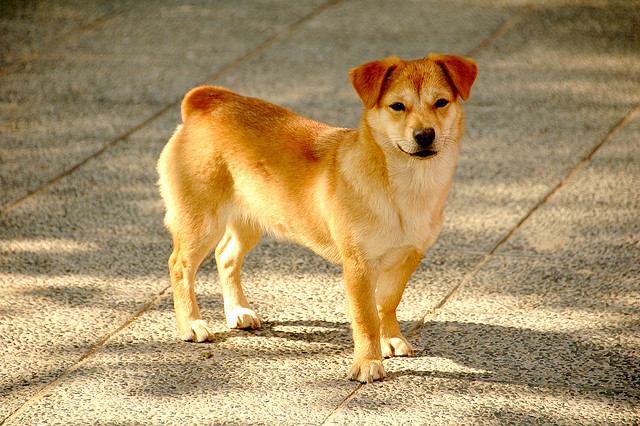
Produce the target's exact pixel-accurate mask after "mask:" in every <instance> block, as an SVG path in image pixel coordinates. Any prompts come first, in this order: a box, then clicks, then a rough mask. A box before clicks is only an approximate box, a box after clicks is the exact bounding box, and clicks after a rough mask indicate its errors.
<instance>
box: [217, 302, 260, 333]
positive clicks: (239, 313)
mask: <svg viewBox="0 0 640 426" xmlns="http://www.w3.org/2000/svg"><path fill="white" fill-rule="evenodd" d="M225 316H226V317H227V326H228V327H229V328H260V325H261V323H260V318H258V314H256V313H255V311H254V310H253V309H249V308H242V307H240V306H236V307H235V308H232V309H229V310H228V311H225Z"/></svg>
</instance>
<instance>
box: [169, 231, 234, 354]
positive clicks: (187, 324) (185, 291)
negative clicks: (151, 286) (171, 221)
mask: <svg viewBox="0 0 640 426" xmlns="http://www.w3.org/2000/svg"><path fill="white" fill-rule="evenodd" d="M215 222H216V220H215V219H214V218H198V219H193V218H191V220H190V223H189V226H185V227H182V228H181V229H180V231H178V232H174V235H173V244H174V247H173V253H172V254H171V257H170V258H169V270H170V272H171V285H172V287H173V306H174V309H175V312H176V319H177V321H178V332H179V333H180V337H181V338H182V339H183V340H193V341H195V342H204V341H206V340H212V339H213V331H212V330H211V328H210V327H209V325H208V324H207V323H206V322H205V321H203V319H202V316H201V315H200V310H199V309H198V302H197V301H196V295H195V276H196V271H197V270H198V267H200V264H201V263H202V261H203V260H204V259H205V257H206V256H207V254H209V252H211V249H213V247H214V246H215V244H216V243H217V242H218V241H219V240H220V237H221V235H222V233H223V232H224V228H222V227H221V226H219V225H217V224H216V223H215Z"/></svg>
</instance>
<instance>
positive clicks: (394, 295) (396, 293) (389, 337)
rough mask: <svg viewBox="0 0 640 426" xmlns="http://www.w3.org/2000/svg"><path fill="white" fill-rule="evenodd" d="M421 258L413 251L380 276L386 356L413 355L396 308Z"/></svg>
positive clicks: (379, 300) (378, 293)
mask: <svg viewBox="0 0 640 426" xmlns="http://www.w3.org/2000/svg"><path fill="white" fill-rule="evenodd" d="M421 259H422V254H421V253H419V252H418V251H411V252H410V253H409V254H408V255H407V257H406V259H405V260H404V261H403V262H400V263H399V264H398V265H397V266H395V267H393V268H391V269H389V270H387V271H384V272H383V273H382V274H380V277H379V278H378V286H377V288H376V303H377V305H378V314H379V315H380V345H381V347H382V356H383V357H385V358H389V357H392V356H412V355H413V347H412V346H411V344H410V343H409V342H408V341H407V339H406V338H405V337H404V336H403V335H402V332H401V331H400V326H399V325H398V319H397V317H396V308H397V307H398V304H399V303H400V299H401V298H402V293H403V292H404V288H405V287H406V285H407V282H408V281H409V278H410V277H411V275H412V274H413V272H414V271H415V270H416V268H417V267H418V264H419V263H420V260H421Z"/></svg>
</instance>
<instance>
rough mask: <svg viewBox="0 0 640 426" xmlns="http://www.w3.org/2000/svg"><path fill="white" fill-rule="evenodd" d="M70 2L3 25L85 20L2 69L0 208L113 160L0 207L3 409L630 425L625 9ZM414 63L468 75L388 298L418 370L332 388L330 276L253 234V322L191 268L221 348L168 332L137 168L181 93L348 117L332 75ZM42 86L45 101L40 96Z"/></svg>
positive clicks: (339, 366) (635, 71) (199, 418)
mask: <svg viewBox="0 0 640 426" xmlns="http://www.w3.org/2000/svg"><path fill="white" fill-rule="evenodd" d="M84 4H85V3H82V4H81V3H71V2H69V3H60V2H56V3H55V5H53V6H47V7H49V8H50V9H42V8H36V9H34V11H33V13H32V14H29V13H28V12H26V11H25V10H26V9H22V12H20V13H22V15H20V17H17V16H18V15H17V14H16V15H15V16H16V17H15V18H10V19H6V20H4V21H2V22H4V23H3V24H2V25H5V26H6V27H8V28H10V30H9V32H10V33H11V34H15V33H16V31H19V30H20V29H21V28H23V27H21V25H22V24H21V22H32V21H33V20H37V19H41V16H45V15H46V12H43V10H56V11H58V12H55V13H62V12H60V11H61V10H63V9H64V8H67V7H71V9H73V10H74V11H75V12H73V13H74V14H76V15H77V16H80V17H81V18H79V19H77V20H75V21H73V22H69V23H68V28H67V27H65V28H66V29H63V30H61V31H67V32H69V33H70V34H71V35H70V36H68V37H66V38H65V39H64V40H62V41H60V40H58V41H56V40H57V39H53V38H50V39H46V38H45V39H44V40H42V41H41V42H40V44H39V45H37V46H36V45H33V42H32V41H28V40H27V41H25V43H24V44H23V45H21V46H17V47H12V49H14V50H13V51H12V52H32V51H36V53H38V52H37V51H38V49H40V50H41V51H42V50H43V49H42V46H48V45H50V46H52V47H51V49H50V51H46V49H45V50H44V51H42V52H40V53H38V54H37V55H35V56H34V57H33V58H31V59H30V60H24V58H23V62H20V64H19V65H18V66H15V68H13V67H12V68H11V71H10V72H8V73H6V74H5V75H1V76H0V81H1V82H2V89H0V96H2V98H0V100H1V101H2V104H1V106H0V108H2V109H0V112H2V114H0V120H1V122H2V124H0V125H1V126H3V127H2V129H3V132H2V136H0V138H2V139H0V147H1V148H2V153H1V154H0V161H1V163H0V164H1V166H2V167H0V176H1V178H0V179H2V184H3V190H4V191H5V193H4V194H3V195H2V197H0V198H2V203H4V204H2V205H0V210H2V208H3V207H6V206H8V205H11V204H12V203H13V202H14V201H15V200H16V199H18V198H19V197H21V196H23V195H24V194H27V193H28V192H29V191H31V190H33V189H34V188H37V187H39V185H42V183H44V182H47V181H49V180H50V179H51V177H52V176H53V177H55V176H60V174H61V173H64V171H65V170H69V167H72V166H73V165H75V164H78V162H79V161H82V160H84V159H85V158H87V157H86V156H87V155H92V153H94V152H95V150H96V149H101V148H102V147H105V146H108V145H110V144H111V145H110V147H109V148H108V149H106V150H104V151H103V152H102V153H100V154H99V155H97V156H95V157H94V158H92V159H91V160H89V161H88V162H86V163H85V164H83V165H81V166H80V167H78V168H77V169H74V170H73V171H72V172H70V173H69V174H68V175H65V176H63V177H61V178H59V179H57V180H55V181H54V182H53V183H52V184H51V185H50V186H48V187H46V188H44V189H42V190H40V191H38V192H37V193H36V194H33V195H32V196H29V197H27V198H26V199H25V200H23V201H22V202H20V203H19V204H17V205H15V206H13V207H12V208H10V209H8V210H6V211H4V213H2V214H1V215H0V287H1V288H2V291H3V297H2V298H0V336H1V337H0V354H1V356H2V360H3V362H2V366H1V367H0V389H2V392H1V393H0V394H1V396H0V400H1V401H2V403H0V419H8V421H7V423H8V424H49V423H73V424H76V423H78V424H84V423H118V424H120V423H144V424H178V423H179V424H201V423H225V424H274V423H275V424H322V423H331V424H372V423H382V424H397V423H406V424H452V423H465V424H467V423H493V424H502V423H517V424H520V423H535V424H537V423H554V424H627V423H629V424H633V423H634V422H638V421H640V415H639V414H638V402H639V401H640V395H639V393H640V392H639V389H638V386H639V383H638V377H639V374H638V365H639V364H640V363H639V362H638V361H639V358H640V354H639V353H638V349H637V348H638V347H640V346H639V345H638V344H639V343H640V342H638V338H637V337H636V336H638V335H639V333H638V331H639V330H638V322H637V320H636V319H635V318H636V317H637V314H638V309H640V307H639V306H638V303H637V301H638V300H639V298H638V296H639V295H638V290H637V283H638V281H637V277H638V275H639V271H638V269H639V268H638V259H639V258H640V256H638V254H639V253H638V251H639V250H640V246H638V244H637V242H638V238H639V236H640V233H639V231H638V221H637V220H635V219H637V217H638V211H640V208H639V207H640V206H639V205H638V198H637V189H638V188H637V186H638V184H637V182H638V176H640V172H639V170H638V168H637V166H636V165H637V164H638V160H639V158H638V149H637V147H638V144H637V143H636V142H637V141H638V134H639V133H640V132H639V128H638V127H639V124H638V114H637V113H636V114H635V115H634V114H631V115H629V112H630V111H632V110H633V109H634V108H636V107H637V105H638V104H639V103H640V93H639V92H638V90H637V87H638V86H637V83H638V81H639V76H640V55H639V54H638V50H637V45H638V43H637V41H638V40H637V39H638V37H639V35H638V33H637V32H636V31H635V29H637V24H638V22H639V21H640V8H638V7H637V6H635V5H633V4H631V3H628V2H608V3H604V2H599V1H593V2H573V1H563V2H535V3H528V2H523V1H500V2H488V1H487V2H484V1H483V2H471V1H453V2H444V3H443V2H431V1H429V2H418V1H415V2H414V1H407V2H401V3H393V5H392V6H390V3H389V2H382V1H374V2H367V3H366V4H365V3H364V2H363V3H358V2H346V1H332V2H321V1H318V2H282V3H279V4H277V5H276V6H274V5H273V4H272V3H270V2H250V3H249V2H216V3H208V2H197V1H194V2H190V3H188V4H180V5H172V4H169V3H159V4H156V3H154V4H153V5H151V4H150V3H147V2H135V3H134V2H123V3H122V4H121V5H120V4H118V5H115V6H113V9H108V8H107V9H108V10H107V9H104V8H102V6H98V5H97V4H92V3H90V2H89V3H86V8H85V6H83V5H84ZM150 11H152V12H150ZM74 16H75V15H74ZM96 17H98V18H96ZM100 17H103V18H100ZM93 19H98V22H97V23H96V24H95V25H90V23H91V22H93V21H92V20H93ZM243 24H246V26H243ZM12 25H13V26H12ZM25 25H26V24H25ZM52 25H54V27H57V26H58V25H60V23H59V22H58V23H55V24H52ZM86 25H89V27H88V28H87V27H86ZM11 28H13V29H11ZM185 28H187V29H189V31H186V30H184V29H185ZM43 31H44V32H46V31H53V30H46V31H45V30H43ZM274 37H275V38H274ZM14 38H15V37H14ZM20 49H22V50H20ZM430 51H440V52H444V53H460V54H465V53H473V57H474V58H476V59H477V60H478V62H479V66H480V71H481V73H480V77H479V80H478V82H477V84H476V86H474V89H473V92H472V98H471V100H470V102H469V103H468V104H467V106H466V111H467V123H468V124H467V128H468V132H467V136H466V139H465V141H464V143H463V148H462V152H461V158H460V163H459V166H458V169H457V173H456V180H455V183H454V186H453V189H452V193H451V196H450V199H449V202H448V204H447V208H446V212H445V218H446V225H445V229H444V231H443V234H442V236H441V238H440V239H439V241H438V242H437V244H436V245H435V246H434V248H433V249H432V250H430V251H429V252H428V253H427V255H426V256H425V259H424V260H423V262H422V263H421V265H420V266H419V268H418V270H417V272H416V274H415V275H414V277H413V278H412V280H411V282H410V283H409V286H408V288H407V291H406V293H405V296H404V298H403V302H402V303H401V306H400V311H399V319H400V323H401V327H402V328H403V329H404V330H405V331H409V330H411V329H412V328H413V327H414V325H415V324H416V321H424V324H423V325H422V326H421V327H420V328H419V329H418V330H417V331H415V332H414V333H412V334H411V336H410V340H411V342H412V343H413V344H414V346H415V348H416V350H417V354H416V355H417V356H416V357H414V358H409V359H407V358H404V359H392V360H387V361H385V365H386V368H387V371H388V372H389V378H388V380H386V381H384V382H382V383H376V384H373V385H365V386H361V385H356V384H354V383H351V382H349V381H347V380H345V374H346V371H347V369H348V366H349V363H350V356H351V345H352V342H351V333H350V329H349V323H348V318H347V317H346V315H345V312H346V300H345V297H344V292H343V290H342V284H341V271H340V268H339V267H337V266H335V265H331V264H329V263H327V262H325V261H324V260H322V259H320V258H319V257H317V256H316V255H314V254H312V253H311V252H309V251H308V250H306V249H303V248H300V247H298V246H295V245H293V244H289V243H282V242H278V241H275V240H273V239H270V238H265V239H263V241H262V242H261V243H260V244H259V245H258V247H256V249H255V250H254V251H252V252H251V253H250V254H249V255H248V256H247V260H246V262H245V268H244V274H245V283H246V284H245V289H246V292H247V295H248V297H249V300H250V302H251V303H252V304H253V306H254V307H255V308H256V309H257V310H258V312H259V313H260V315H261V316H262V318H263V320H264V322H265V326H264V328H263V329H261V330H258V331H253V332H242V331H230V330H228V329H226V328H225V327H224V319H223V310H222V298H221V295H220V292H219V283H218V278H217V274H216V270H215V263H214V262H213V261H211V260H209V261H208V262H206V263H205V265H203V267H202V269H201V272H200V275H199V279H198V286H197V292H198V297H199V301H200V305H201V308H202V311H203V314H204V316H205V318H206V319H207V320H208V321H210V323H211V325H212V326H213V328H214V330H215V332H216V337H215V340H214V342H211V343H204V344H193V343H185V342H181V341H179V340H178V338H177V335H176V332H175V324H174V321H175V320H174V314H173V309H172V303H171V291H170V286H169V278H168V273H167V271H166V259H167V257H168V254H169V253H170V250H171V248H170V240H169V237H168V234H167V232H166V231H165V230H164V228H163V226H162V214H163V212H162V205H161V202H160V199H159V196H158V194H157V190H156V187H155V180H156V175H155V161H156V159H157V156H158V154H159V152H160V149H161V148H162V146H163V144H164V143H165V141H166V140H167V138H168V137H169V136H170V135H171V133H172V131H173V129H174V128H175V126H176V125H177V124H178V123H179V111H178V107H177V105H174V103H175V102H176V100H177V99H179V98H180V96H181V95H182V94H183V93H184V92H185V91H186V90H188V89H189V88H190V87H192V86H195V85H197V84H201V83H202V82H204V81H207V82H208V83H213V84H221V85H226V86H228V87H231V88H232V89H234V90H237V91H240V92H242V93H245V94H247V95H252V96H258V97H262V98H265V99H268V100H271V101H274V102H277V103H280V104H282V105H285V106H288V107H290V108H292V109H294V110H296V111H298V112H300V113H303V114H305V115H309V116H311V117H314V118H316V119H319V120H322V121H326V122H329V123H331V124H335V125H341V126H355V125H356V124H357V120H358V118H359V114H360V109H361V105H360V103H359V100H358V99H357V97H356V96H355V94H354V93H353V90H352V89H351V87H350V84H349V82H348V78H347V72H348V70H349V68H351V67H353V66H356V65H358V64H360V63H362V62H364V61H368V60H371V59H375V58H380V57H383V56H387V55H391V54H395V55H398V56H401V57H407V58H409V57H421V56H425V55H426V54H427V53H428V52H430ZM5 55H6V57H10V58H12V59H10V60H11V61H14V60H16V59H15V58H18V57H22V56H20V55H21V54H18V53H11V52H10V53H6V54H5ZM230 64H231V67H229V66H230ZM603 69H604V70H606V72H602V71H603ZM211 77H213V78H211ZM5 82H6V83H7V84H6V85H5ZM56 82H57V83H58V84H56ZM150 82H152V83H150ZM43 88H44V89H45V93H50V99H51V102H49V103H42V102H40V103H39V102H38V101H39V100H41V99H42V90H41V89H43ZM172 105H173V106H172ZM161 111H164V112H162V113H160V114H158V113H159V112H161ZM149 117H155V118H154V119H153V120H150V121H147V119H148V118H149ZM625 117H628V118H627V119H626V120H624V121H622V122H621V120H623V119H624V118H625ZM620 123H621V124H620ZM136 126H138V127H137V128H136ZM616 126H618V127H617V128H616ZM6 129H8V131H7V132H5V131H4V130H6ZM132 129H135V131H133V132H132V133H131V134H128V135H127V136H126V137H122V138H120V137H121V136H122V135H125V134H126V133H127V132H129V131H130V130H132ZM612 129H615V130H613V131H612ZM118 138H120V139H118ZM114 141H117V143H113V142H114ZM634 141H635V142H634ZM600 143H602V146H601V147H600V148H599V149H597V152H595V154H594V155H593V156H592V157H589V155H590V154H591V153H592V151H593V150H594V149H595V148H597V147H598V145H599V144H600ZM587 157H589V158H588V160H587V161H585V160H584V159H585V158H587ZM61 158H62V159H64V162H63V163H60V160H59V159H61ZM7 159H9V160H11V161H6V160H7ZM576 166H578V167H576ZM572 170H573V171H574V172H573V173H571V171H572ZM567 176H569V177H568V178H567ZM565 179H566V180H565ZM554 188H557V190H556V191H555V192H553V194H552V195H551V196H550V197H548V198H545V197H546V196H547V195H548V194H550V193H551V192H552V191H554ZM523 218H527V220H525V221H524V222H523V223H520V222H521V221H522V219H523ZM512 232H513V233H512ZM507 236H508V238H507V239H506V240H505V241H504V242H503V243H500V242H501V241H502V240H503V238H505V237H507ZM498 244H500V245H499V246H498ZM494 251H495V252H494ZM461 283H462V284H463V285H462V286H461V287H460V288H459V289H458V290H457V291H454V293H453V294H452V295H450V292H451V291H452V290H455V289H457V288H458V287H457V286H458V285H460V284H461ZM450 296H451V297H450ZM436 307H438V309H435V311H434V308H436ZM16 410H17V411H16Z"/></svg>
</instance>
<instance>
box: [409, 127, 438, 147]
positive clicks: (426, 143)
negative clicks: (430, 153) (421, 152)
mask: <svg viewBox="0 0 640 426" xmlns="http://www.w3.org/2000/svg"><path fill="white" fill-rule="evenodd" d="M435 138H436V131H435V130H433V127H427V128H424V127H419V128H417V129H415V130H414V131H413V139H415V141H416V142H417V143H418V145H420V147H422V148H425V149H426V148H429V147H430V146H431V145H432V144H433V140H434V139H435Z"/></svg>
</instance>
